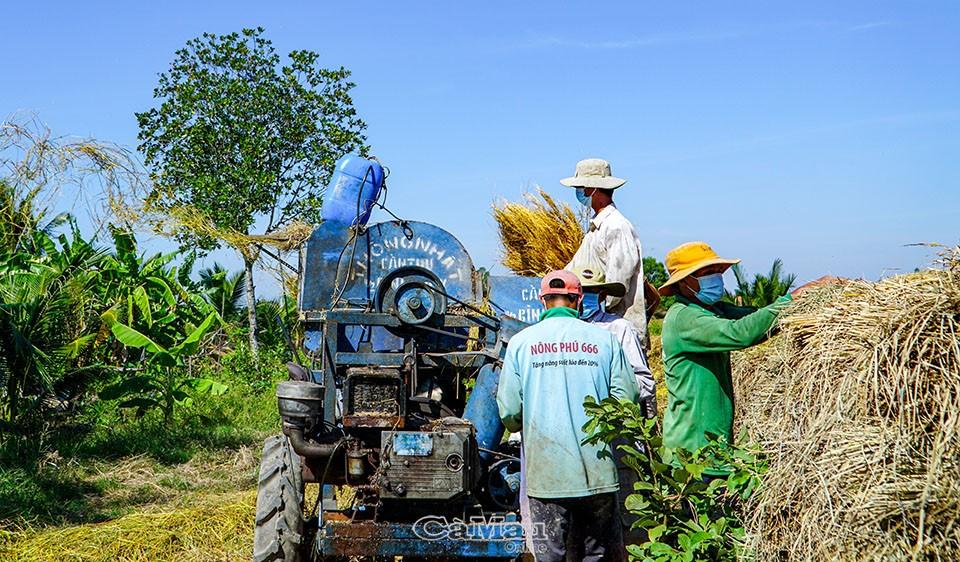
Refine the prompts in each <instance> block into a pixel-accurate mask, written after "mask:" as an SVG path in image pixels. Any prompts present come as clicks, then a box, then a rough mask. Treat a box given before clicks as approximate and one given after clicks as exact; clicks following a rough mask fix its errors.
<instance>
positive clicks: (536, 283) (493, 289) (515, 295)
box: [489, 275, 543, 324]
mask: <svg viewBox="0 0 960 562" xmlns="http://www.w3.org/2000/svg"><path fill="white" fill-rule="evenodd" d="M489 284H490V287H489V297H490V306H492V307H493V310H494V313H495V314H498V315H500V314H504V315H507V316H510V317H512V318H516V319H517V320H519V321H521V322H523V323H525V324H535V323H536V322H537V321H538V320H540V313H541V312H543V305H542V304H541V303H540V279H539V278H538V277H518V276H516V275H491V276H490V280H489Z"/></svg>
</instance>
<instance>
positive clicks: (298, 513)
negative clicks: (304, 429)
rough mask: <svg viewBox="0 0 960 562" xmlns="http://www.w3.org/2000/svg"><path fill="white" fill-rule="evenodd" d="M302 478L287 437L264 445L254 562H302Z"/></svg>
mask: <svg viewBox="0 0 960 562" xmlns="http://www.w3.org/2000/svg"><path fill="white" fill-rule="evenodd" d="M302 506H303V475H302V474H301V472H300V457H299V456H298V455H297V454H296V453H295V452H294V451H293V447H291V446H290V442H289V441H288V440H287V437H286V436H285V435H274V436H273V437H269V438H267V440H266V441H264V443H263V456H262V457H261V458H260V478H259V483H258V485H257V514H256V521H255V527H254V530H253V560H254V562H301V561H302V560H304V558H303V557H302V552H303V544H302V543H303V507H302Z"/></svg>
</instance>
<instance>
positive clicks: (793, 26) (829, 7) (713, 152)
mask: <svg viewBox="0 0 960 562" xmlns="http://www.w3.org/2000/svg"><path fill="white" fill-rule="evenodd" d="M4 16H5V17H4V19H5V26H4V27H5V29H4V32H3V34H0V70H2V74H0V75H2V76H3V77H4V85H3V87H2V88H0V112H2V113H3V114H4V115H10V114H12V113H14V112H17V111H27V112H33V113H35V114H36V115H37V116H38V117H39V118H40V119H41V120H42V121H44V122H45V123H46V124H47V125H48V126H49V127H51V128H52V129H53V131H54V132H55V133H57V134H70V135H76V136H93V137H96V138H99V139H103V140H109V141H113V142H116V143H119V144H122V145H128V146H133V145H135V143H136V133H137V127H136V121H135V119H134V116H133V113H134V112H135V111H142V110H144V109H146V108H149V107H151V105H152V98H151V96H152V88H153V87H154V85H155V82H156V77H157V74H158V73H159V72H161V71H163V70H165V69H166V67H167V64H168V63H169V61H170V59H171V58H172V55H173V52H174V51H175V50H176V49H178V48H180V47H181V46H182V45H183V44H184V42H185V41H186V40H188V39H190V38H192V37H195V36H197V35H199V34H201V33H203V32H205V31H209V32H213V33H226V32H230V31H234V30H238V29H240V28H242V27H253V26H263V27H264V28H266V31H267V35H268V37H269V38H271V39H272V40H273V41H274V44H275V46H276V47H277V49H278V51H280V52H281V53H286V52H288V51H290V50H292V49H312V50H315V51H317V52H319V53H320V55H321V61H322V62H323V64H325V65H327V66H339V65H343V66H346V67H347V68H349V69H351V70H352V71H353V79H354V81H355V82H356V84H357V87H356V89H355V90H354V102H355V105H356V107H357V109H358V111H359V113H360V115H361V116H362V117H363V118H364V119H365V120H366V122H367V123H368V125H369V128H368V131H367V133H368V138H369V141H370V143H371V145H372V147H373V152H374V153H375V154H376V155H377V156H378V157H379V158H380V159H381V160H383V161H384V162H385V163H386V164H387V165H388V166H389V167H390V168H391V171H392V174H391V176H390V182H389V186H390V200H389V202H388V204H389V206H390V207H391V208H392V209H393V210H394V211H395V212H396V213H397V214H399V215H400V216H403V217H405V218H410V219H418V220H425V221H429V222H433V223H436V224H438V225H440V226H442V227H444V228H446V229H448V230H450V231H451V232H453V233H454V234H455V235H456V236H457V237H458V238H460V240H461V241H462V242H463V243H464V244H465V245H466V247H467V249H468V250H469V251H470V253H471V255H472V256H473V258H474V261H475V262H476V264H477V265H486V266H489V265H491V264H494V263H495V262H496V261H497V256H498V251H499V247H498V242H497V237H496V230H495V226H494V222H493V219H492V218H491V216H490V213H489V207H490V204H491V203H492V202H493V201H495V200H496V199H498V198H500V197H505V198H507V199H511V200H516V199H518V198H519V196H520V194H521V193H523V192H524V191H529V190H532V189H535V186H536V185H542V186H543V187H545V188H546V189H547V190H548V191H549V192H550V193H552V194H554V195H556V196H558V197H562V198H564V199H565V200H566V201H569V202H571V203H574V204H575V199H574V197H573V193H572V191H570V190H569V189H568V188H564V187H562V186H561V185H559V183H558V180H559V179H560V178H561V177H565V176H567V175H570V174H571V173H572V172H573V166H574V164H575V162H576V161H577V160H579V159H581V158H584V157H603V158H607V159H608V160H610V161H611V162H612V164H613V170H614V173H615V174H616V175H618V176H621V177H624V178H627V179H628V180H629V181H628V183H627V184H626V185H625V186H624V187H623V188H622V189H620V190H618V192H617V194H616V201H617V203H618V206H619V207H620V208H621V210H622V211H623V212H624V213H625V214H626V215H627V216H628V217H629V218H631V219H632V220H633V222H634V224H635V226H636V228H637V231H638V232H639V234H640V237H641V239H642V241H643V243H644V252H645V254H647V255H653V256H656V257H657V258H659V259H661V260H662V259H663V256H664V254H665V253H666V252H667V251H668V250H669V249H670V248H671V247H673V246H675V245H677V244H679V243H682V242H685V241H688V240H696V239H702V240H706V241H708V242H709V243H711V244H712V245H713V246H714V247H715V248H716V249H717V251H718V252H720V253H721V254H725V255H729V256H732V257H740V258H742V259H743V261H744V266H745V267H746V269H747V270H748V271H750V272H757V271H761V270H766V269H767V268H768V267H769V264H770V263H771V262H772V260H773V259H774V258H776V257H780V258H782V259H783V260H784V262H785V264H786V267H787V269H788V270H789V271H793V272H796V273H798V274H799V276H800V279H801V280H806V279H811V278H815V277H818V276H820V275H822V274H825V273H830V274H834V275H844V276H856V277H859V276H862V277H866V278H870V279H875V278H878V277H880V276H882V275H888V274H891V273H896V272H900V271H905V270H912V269H913V268H915V267H922V266H924V265H925V264H927V263H929V261H930V260H931V257H932V252H931V251H930V250H928V249H922V248H915V247H905V245H906V244H910V243H916V242H942V243H951V244H956V243H957V242H958V241H960V229H958V228H957V223H958V221H957V217H958V216H960V158H958V156H960V56H958V53H960V3H957V2H952V1H950V2H930V1H916V2H883V1H869V2H836V1H829V2H816V1H808V2H789V3H787V2H780V3H772V2H711V3H680V2H671V3H666V2H662V3H652V2H604V3H600V2H593V3H590V4H587V3H577V4H573V3H569V4H568V3H560V2H543V3H536V2H483V3H474V4H472V5H469V6H468V5H467V3H463V2H443V3H441V2H435V3H428V2H389V3H388V2H382V3H380V2H337V3H333V2H270V3H267V2H239V1H233V2H154V3H149V4H148V3H140V4H139V5H138V4H137V3H133V2H114V3H108V2H86V3H77V2H30V3H28V2H16V3H8V4H7V5H6V6H5V7H4ZM157 244H158V246H157V247H160V245H159V243H157ZM220 259H225V260H226V259H227V258H225V257H220ZM265 289H266V293H267V294H269V293H271V292H272V291H271V290H270V289H267V288H265Z"/></svg>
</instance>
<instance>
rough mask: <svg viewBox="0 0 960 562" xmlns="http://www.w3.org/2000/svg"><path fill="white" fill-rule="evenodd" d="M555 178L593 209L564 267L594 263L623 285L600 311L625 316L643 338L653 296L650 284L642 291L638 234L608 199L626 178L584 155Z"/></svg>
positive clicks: (603, 162)
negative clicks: (571, 169) (572, 168)
mask: <svg viewBox="0 0 960 562" xmlns="http://www.w3.org/2000/svg"><path fill="white" fill-rule="evenodd" d="M560 183H562V184H563V185H565V186H567V187H573V188H575V189H576V190H577V200H579V201H580V202H581V203H582V204H583V205H587V206H589V207H590V208H591V209H593V212H594V216H593V218H592V219H591V220H590V227H589V229H588V230H587V232H586V234H585V235H584V237H583V242H582V243H581V244H580V248H579V249H578V250H577V253H576V254H575V255H574V256H573V259H572V260H571V261H570V263H569V264H567V266H566V268H565V269H567V270H570V271H574V270H578V269H583V268H585V267H592V266H594V265H599V266H600V267H601V268H602V269H603V271H604V273H605V275H606V278H607V281H611V282H619V283H622V284H623V285H624V286H625V287H626V288H627V292H626V294H625V295H624V296H623V297H614V296H608V297H607V302H606V312H608V313H609V314H613V315H616V316H620V317H622V318H626V319H627V320H629V321H630V322H631V323H632V324H633V325H634V327H635V328H636V329H637V331H638V332H639V333H640V339H641V341H644V342H645V341H646V334H647V316H648V311H649V312H650V313H652V312H653V310H655V309H656V305H657V304H658V303H659V295H658V293H657V291H656V289H653V290H646V291H645V290H644V288H645V283H644V278H643V259H642V252H641V247H640V237H639V236H637V232H636V230H635V229H634V228H633V224H631V223H630V221H629V220H627V218H626V217H625V216H623V214H622V213H621V212H620V211H619V210H617V207H616V206H615V205H614V204H613V191H614V190H615V189H617V188H619V187H620V186H622V185H623V184H625V183H627V180H624V179H620V178H617V177H614V176H613V174H612V172H611V170H610V163H609V162H607V161H606V160H601V159H599V158H588V159H586V160H581V161H579V162H577V167H576V171H575V172H574V175H573V177H569V178H565V179H562V180H560ZM645 295H646V298H645ZM647 301H650V302H647ZM645 306H646V307H647V308H645Z"/></svg>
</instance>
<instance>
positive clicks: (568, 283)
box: [540, 269, 583, 298]
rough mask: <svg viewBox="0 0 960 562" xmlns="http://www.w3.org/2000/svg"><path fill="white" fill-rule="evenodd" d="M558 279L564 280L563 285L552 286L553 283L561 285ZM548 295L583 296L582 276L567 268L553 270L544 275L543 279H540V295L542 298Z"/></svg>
mask: <svg viewBox="0 0 960 562" xmlns="http://www.w3.org/2000/svg"><path fill="white" fill-rule="evenodd" d="M557 280H559V281H560V282H562V283H563V285H562V286H557V287H551V285H560V283H557V282H556V281H557ZM551 282H553V283H551ZM547 295H577V296H578V297H579V296H583V287H581V286H580V278H579V277H577V276H576V275H575V274H574V273H573V272H572V271H567V270H566V269H558V270H556V271H551V272H550V273H548V274H546V275H544V276H543V280H541V281H540V297H541V298H542V297H545V296H547Z"/></svg>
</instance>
